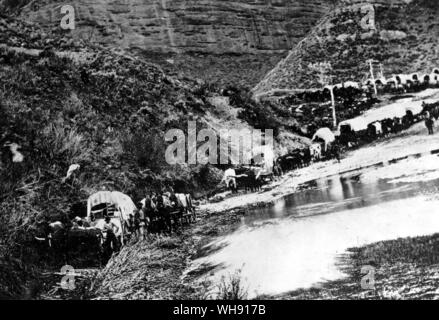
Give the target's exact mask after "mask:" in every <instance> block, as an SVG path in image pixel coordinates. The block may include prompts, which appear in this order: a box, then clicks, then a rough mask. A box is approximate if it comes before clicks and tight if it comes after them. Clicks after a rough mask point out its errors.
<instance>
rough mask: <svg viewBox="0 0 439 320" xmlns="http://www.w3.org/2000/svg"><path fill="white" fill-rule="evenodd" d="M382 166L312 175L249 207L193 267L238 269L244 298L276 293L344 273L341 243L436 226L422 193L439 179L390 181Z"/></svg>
mask: <svg viewBox="0 0 439 320" xmlns="http://www.w3.org/2000/svg"><path fill="white" fill-rule="evenodd" d="M430 160H431V159H430ZM434 160H436V161H437V158H435V159H434ZM438 162H439V161H438ZM417 165H418V166H419V165H420V166H422V162H421V163H418V164H417ZM395 166H398V164H396V165H395ZM410 168H416V164H413V163H410ZM417 169H419V168H417ZM429 169H431V168H429ZM380 170H382V168H373V169H369V170H367V171H364V172H363V173H361V174H349V175H344V176H334V177H331V178H329V179H322V180H318V181H314V182H312V183H309V185H308V187H309V189H306V190H304V191H301V192H298V193H296V194H293V195H291V196H288V197H286V198H284V199H282V200H280V201H278V202H277V203H276V204H275V205H274V206H273V207H270V208H265V209H258V210H255V211H252V212H251V213H250V214H248V215H247V216H246V217H245V218H244V219H243V225H242V226H241V228H239V229H238V230H237V231H236V232H234V233H232V234H230V235H227V236H225V237H222V238H219V239H217V240H216V241H214V242H213V243H211V244H210V245H209V246H208V248H210V249H212V248H215V247H217V248H219V249H218V250H217V251H213V253H210V254H209V255H207V256H205V257H202V258H200V259H197V260H196V261H194V263H193V266H192V269H191V270H194V269H197V268H200V266H202V265H204V266H205V265H210V266H215V267H216V268H215V269H214V271H213V272H212V273H210V274H209V275H210V276H211V277H212V280H213V281H214V282H216V281H219V279H220V277H221V276H222V275H228V274H233V273H234V271H235V270H237V269H242V272H241V274H242V276H243V277H244V281H245V282H246V284H247V286H248V288H249V293H250V298H251V297H254V296H255V295H257V294H278V293H282V292H287V291H291V290H295V289H299V288H306V287H310V286H313V285H315V284H317V283H319V282H322V281H326V280H335V279H338V278H340V277H342V276H343V274H342V272H341V271H340V270H339V269H338V268H337V267H336V257H337V256H338V255H339V254H342V253H344V252H345V251H346V249H347V248H350V247H355V246H361V245H365V244H368V243H373V242H377V241H381V240H390V239H395V238H398V237H409V236H418V235H427V234H433V233H435V232H438V231H439V213H438V212H437V209H436V208H437V207H438V205H439V201H437V200H429V199H427V197H426V196H425V195H423V194H425V193H427V192H430V191H431V190H434V191H435V190H436V187H437V186H439V180H430V181H426V182H423V181H419V179H418V180H415V181H414V182H410V183H394V182H392V181H394V180H392V179H390V177H386V179H380V177H379V173H380ZM387 170H392V167H391V166H390V167H389V168H387ZM414 171H416V175H417V176H419V175H420V172H419V170H414ZM386 172H387V171H386ZM430 173H431V172H425V174H430ZM404 176H405V177H407V176H410V172H408V171H404ZM371 177H375V178H373V179H372V178H371ZM420 180H422V179H420ZM210 252H212V251H210ZM204 276H206V275H204Z"/></svg>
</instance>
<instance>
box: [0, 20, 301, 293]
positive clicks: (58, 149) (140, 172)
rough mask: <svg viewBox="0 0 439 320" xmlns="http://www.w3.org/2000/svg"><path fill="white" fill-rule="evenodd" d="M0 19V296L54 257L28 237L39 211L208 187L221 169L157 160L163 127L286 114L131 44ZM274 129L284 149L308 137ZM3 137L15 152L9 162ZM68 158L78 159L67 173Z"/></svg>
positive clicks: (35, 230) (63, 212)
mask: <svg viewBox="0 0 439 320" xmlns="http://www.w3.org/2000/svg"><path fill="white" fill-rule="evenodd" d="M0 30H1V34H0V40H1V41H0V88H2V90H1V91H0V114H1V117H0V147H1V149H0V180H1V181H2V183H1V185H0V202H1V206H0V226H1V227H0V256H1V258H0V260H2V264H1V265H0V269H1V274H2V277H3V280H2V281H0V282H1V283H0V296H2V297H18V296H21V295H22V294H24V291H25V289H26V288H27V281H28V280H29V279H27V277H30V278H31V279H30V280H29V281H31V280H32V279H34V280H35V278H32V275H33V274H34V273H35V274H38V273H37V271H35V269H34V266H35V265H36V266H37V267H53V266H56V265H57V263H58V262H56V261H51V260H50V259H41V257H43V256H46V255H47V252H46V251H44V250H45V249H44V248H41V247H38V246H37V244H36V243H35V239H34V236H36V235H39V233H40V232H41V228H40V227H41V225H42V222H44V221H49V222H50V221H56V220H61V221H70V219H71V218H72V216H74V215H75V212H74V211H72V210H73V206H74V205H76V204H80V203H82V204H84V203H85V201H86V199H87V198H88V196H89V195H91V194H92V193H94V192H96V191H100V190H118V191H122V192H124V193H127V194H129V195H130V196H131V197H132V198H133V200H134V201H138V200H140V199H141V197H143V196H144V194H145V192H148V191H152V190H161V188H162V187H164V186H170V185H172V186H174V188H176V191H178V190H180V191H181V192H191V193H192V194H194V195H195V196H196V197H202V196H205V195H206V194H208V193H209V192H212V190H215V189H216V188H217V185H218V182H219V181H220V180H221V178H222V172H221V171H220V170H219V168H216V167H213V166H210V165H191V166H189V165H177V166H171V165H169V164H167V163H166V161H165V156H164V154H165V149H166V147H167V144H166V142H165V141H164V136H165V132H166V131H167V130H169V129H177V128H179V129H182V130H183V131H184V132H187V123H188V121H196V122H197V129H198V130H200V129H202V128H213V129H214V130H218V131H219V130H221V129H230V128H236V127H238V128H240V127H247V128H250V129H251V128H252V127H253V126H255V127H258V128H264V129H265V128H277V129H278V128H280V127H281V126H282V125H284V124H286V125H288V124H290V123H292V121H290V120H289V119H288V118H282V116H281V115H276V114H275V113H274V112H273V111H272V109H271V108H272V106H268V105H267V106H265V107H264V106H262V105H260V104H257V103H255V102H253V101H251V100H250V99H249V97H250V95H249V94H248V93H247V94H244V93H243V92H239V91H237V92H234V91H233V90H232V89H230V90H232V91H230V90H229V91H230V92H228V94H229V95H230V97H223V96H221V95H220V94H219V92H218V91H217V90H216V89H215V88H214V87H210V86H208V85H207V84H205V83H204V82H203V81H200V80H193V79H190V78H187V77H174V76H170V75H168V74H167V73H165V72H164V71H163V70H162V69H161V68H160V67H159V66H157V65H155V64H151V63H148V62H145V61H143V60H140V59H138V58H136V57H133V56H130V55H128V54H122V53H115V52H113V51H111V50H107V49H105V48H98V47H88V46H86V45H83V44H82V45H81V44H80V45H77V44H75V43H72V42H69V43H68V42H66V38H65V36H64V34H63V33H62V32H61V33H57V32H53V33H46V32H43V31H41V30H39V29H38V27H37V26H35V25H30V24H27V23H25V22H23V21H20V20H16V19H13V18H11V17H7V16H3V15H0ZM231 98H233V99H234V100H233V102H230V103H229V102H228V101H229V100H231ZM237 99H238V100H237ZM221 101H223V102H224V101H225V103H223V104H219V103H218V102H221ZM236 101H240V106H239V108H237V104H236ZM273 108H274V106H273ZM273 110H274V109H273ZM278 140H279V142H280V147H281V148H282V149H284V148H287V149H288V148H296V147H299V146H301V145H303V143H306V141H305V139H302V138H301V137H298V136H296V135H294V134H292V133H288V132H287V131H286V132H283V133H282V135H279V136H278ZM10 143H14V144H17V145H18V147H19V149H18V150H19V152H20V153H21V154H22V155H23V156H24V160H23V161H18V162H14V161H13V159H12V158H11V154H10V151H9V148H8V147H7V145H9V144H10ZM72 164H79V165H80V169H79V171H78V172H76V173H75V174H74V176H73V178H71V179H68V180H64V179H63V178H65V176H66V174H67V170H68V169H69V166H70V165H72ZM82 264H87V261H81V260H80V261H75V266H81V265H82ZM37 283H38V281H37Z"/></svg>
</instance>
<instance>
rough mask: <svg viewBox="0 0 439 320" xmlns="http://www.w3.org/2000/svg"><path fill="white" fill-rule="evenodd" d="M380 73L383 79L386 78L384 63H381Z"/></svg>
mask: <svg viewBox="0 0 439 320" xmlns="http://www.w3.org/2000/svg"><path fill="white" fill-rule="evenodd" d="M380 73H381V78H384V69H383V64H382V63H380Z"/></svg>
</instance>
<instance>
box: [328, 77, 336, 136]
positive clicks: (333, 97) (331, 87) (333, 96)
mask: <svg viewBox="0 0 439 320" xmlns="http://www.w3.org/2000/svg"><path fill="white" fill-rule="evenodd" d="M330 79H331V84H329V85H328V86H327V88H328V89H329V92H331V102H332V120H333V122H334V129H337V115H336V113H335V95H334V80H333V79H334V76H330Z"/></svg>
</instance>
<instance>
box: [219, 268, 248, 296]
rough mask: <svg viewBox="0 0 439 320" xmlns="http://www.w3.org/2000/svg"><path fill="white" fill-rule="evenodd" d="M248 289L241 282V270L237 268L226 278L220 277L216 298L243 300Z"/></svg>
mask: <svg viewBox="0 0 439 320" xmlns="http://www.w3.org/2000/svg"><path fill="white" fill-rule="evenodd" d="M247 291H248V289H245V288H244V287H243V284H242V278H241V271H240V270H238V271H236V272H235V273H234V274H232V275H229V276H228V278H226V277H224V276H223V277H222V278H221V282H220V284H219V285H218V297H217V299H218V300H245V299H247V295H248V293H247Z"/></svg>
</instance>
